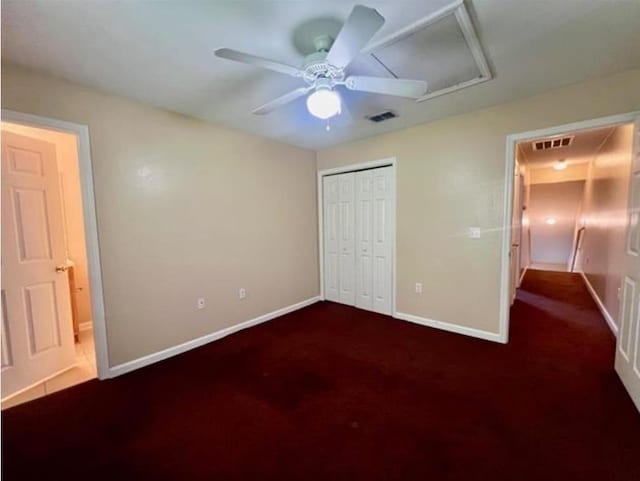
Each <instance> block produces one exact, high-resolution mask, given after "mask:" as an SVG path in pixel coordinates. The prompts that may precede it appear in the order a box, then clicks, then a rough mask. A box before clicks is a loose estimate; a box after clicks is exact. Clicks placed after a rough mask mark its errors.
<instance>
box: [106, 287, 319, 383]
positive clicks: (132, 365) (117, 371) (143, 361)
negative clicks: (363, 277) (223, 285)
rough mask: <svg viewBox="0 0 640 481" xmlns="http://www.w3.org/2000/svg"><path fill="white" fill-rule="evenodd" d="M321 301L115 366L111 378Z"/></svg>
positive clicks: (303, 303)
mask: <svg viewBox="0 0 640 481" xmlns="http://www.w3.org/2000/svg"><path fill="white" fill-rule="evenodd" d="M319 300H320V298H319V296H316V297H311V298H309V299H306V300H304V301H301V302H298V303H297V304H292V305H290V306H287V307H283V308H282V309H278V310H276V311H273V312H269V313H268V314H263V315H262V316H259V317H256V318H254V319H250V320H248V321H245V322H241V323H240V324H236V325H235V326H230V327H226V328H224V329H221V330H219V331H216V332H212V333H211V334H207V335H205V336H202V337H198V338H197V339H192V340H191V341H187V342H184V343H182V344H178V345H177V346H173V347H170V348H167V349H164V350H162V351H158V352H154V353H153V354H148V355H146V356H143V357H140V358H138V359H134V360H133V361H128V362H125V363H123V364H118V365H117V366H113V367H110V368H109V377H110V378H112V377H116V376H120V375H122V374H125V373H128V372H131V371H134V370H136V369H140V368H141V367H145V366H148V365H150V364H154V363H156V362H159V361H162V360H164V359H167V358H169V357H173V356H176V355H178V354H182V353H183V352H186V351H190V350H191V349H195V348H196V347H200V346H203V345H204V344H208V343H210V342H213V341H217V340H218V339H222V338H223V337H226V336H228V335H229V334H233V333H234V332H238V331H241V330H243V329H247V328H248V327H253V326H257V325H258V324H262V323H263V322H267V321H270V320H272V319H275V318H276V317H280V316H284V315H285V314H288V313H290V312H293V311H297V310H298V309H302V308H303V307H307V306H310V305H311V304H315V303H316V302H318V301H319Z"/></svg>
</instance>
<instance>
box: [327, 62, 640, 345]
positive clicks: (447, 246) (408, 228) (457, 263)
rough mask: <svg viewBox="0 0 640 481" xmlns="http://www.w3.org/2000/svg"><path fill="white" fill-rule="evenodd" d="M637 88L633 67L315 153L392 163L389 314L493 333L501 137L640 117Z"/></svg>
mask: <svg viewBox="0 0 640 481" xmlns="http://www.w3.org/2000/svg"><path fill="white" fill-rule="evenodd" d="M638 85H640V70H629V71H626V72H623V73H620V74H616V75H613V76H609V77H604V78H598V79H594V80H592V81H588V82H585V83H581V84H576V85H573V86H569V87H566V88H562V89H559V90H555V91H551V92H547V93H545V94H542V95H538V96H535V97H531V98H528V99H523V100H518V101H515V102H511V103H508V104H504V105H499V106H496V107H492V108H490V109H485V110H480V111H476V112H472V113H468V114H464V115H460V116H455V117H450V118H447V119H443V120H440V121H436V122H432V123H428V124H423V125H419V126H416V127H412V128H409V129H405V130H401V131H398V132H393V133H389V134H384V135H380V136H377V137H373V138H367V139H363V140H359V141H356V142H352V143H349V144H345V145H340V146H337V147H334V148H329V149H325V150H321V151H320V152H318V168H319V169H326V168H331V167H337V166H342V165H346V164H350V163H355V162H363V161H367V160H373V159H380V158H385V157H393V156H395V157H397V159H398V166H397V175H398V178H397V184H398V211H397V226H398V227H397V229H398V232H397V251H398V254H397V255H398V260H397V264H398V265H397V277H398V281H397V290H398V291H397V306H398V310H399V311H400V312H404V313H408V314H413V315H416V316H421V317H425V318H429V319H435V320H438V321H444V322H449V323H453V324H459V325H463V326H469V327H473V328H477V329H481V330H486V331H491V332H497V331H498V328H499V306H500V296H499V292H500V265H501V241H502V226H503V221H504V219H503V217H504V212H503V209H504V190H505V139H506V136H507V135H508V134H511V133H517V132H523V131H529V130H534V129H540V128H544V127H550V126H554V125H559V124H564V123H569V122H574V121H579V120H586V119H591V118H594V117H600V116H605V115H611V114H616V113H621V112H629V111H632V110H640V89H638ZM451 101H455V94H452V95H451ZM425 108H428V104H425ZM469 226H480V227H482V228H483V236H482V238H481V239H478V240H472V239H468V238H467V236H466V233H467V229H468V227H469ZM416 282H422V284H423V293H422V294H416V293H415V292H414V284H415V283H416Z"/></svg>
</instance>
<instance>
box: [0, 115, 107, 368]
mask: <svg viewBox="0 0 640 481" xmlns="http://www.w3.org/2000/svg"><path fill="white" fill-rule="evenodd" d="M2 120H3V121H7V122H11V123H16V124H21V125H26V126H29V127H36V128H44V129H48V130H55V131H58V132H63V133H66V134H72V135H75V137H76V139H77V149H78V167H79V169H80V187H81V191H82V217H83V220H84V231H85V233H84V235H85V242H86V246H87V266H88V270H89V283H90V286H91V315H92V321H93V338H94V343H95V348H96V366H97V369H98V378H99V379H107V378H109V377H111V376H110V374H109V356H108V352H109V351H108V343H107V329H106V322H105V312H104V295H103V287H102V269H101V267H100V266H101V264H100V245H99V242H98V224H97V220H96V202H95V194H94V187H93V163H92V160H91V143H90V137H89V127H88V126H87V125H82V124H76V123H73V122H67V121H64V120H58V119H54V118H49V117H41V116H39V115H31V114H25V113H22V112H16V111H13V110H7V109H2Z"/></svg>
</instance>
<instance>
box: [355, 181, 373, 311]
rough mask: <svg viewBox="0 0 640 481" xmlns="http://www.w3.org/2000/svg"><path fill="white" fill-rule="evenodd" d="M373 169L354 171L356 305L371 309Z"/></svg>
mask: <svg viewBox="0 0 640 481" xmlns="http://www.w3.org/2000/svg"><path fill="white" fill-rule="evenodd" d="M372 180H373V171H372V170H363V171H361V172H356V219H355V220H356V307H359V308H360V309H367V310H369V311H371V310H373V242H372V237H373V183H372Z"/></svg>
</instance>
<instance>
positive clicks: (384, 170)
mask: <svg viewBox="0 0 640 481" xmlns="http://www.w3.org/2000/svg"><path fill="white" fill-rule="evenodd" d="M393 189H394V181H393V169H392V167H380V168H375V169H367V170H362V171H358V172H350V173H345V174H336V175H331V176H325V177H324V178H323V195H324V200H323V212H324V223H323V228H324V291H325V298H326V299H327V300H331V301H336V302H341V303H343V304H349V305H355V306H356V307H359V308H361V309H367V310H370V311H375V312H380V313H383V314H391V312H392V296H393V235H394V232H393V228H394V227H393V226H394V223H393V214H394V211H393V201H394V195H395V194H394V190H393ZM336 239H337V240H336Z"/></svg>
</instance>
